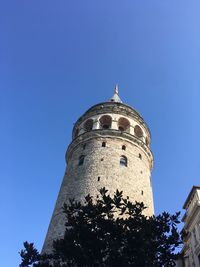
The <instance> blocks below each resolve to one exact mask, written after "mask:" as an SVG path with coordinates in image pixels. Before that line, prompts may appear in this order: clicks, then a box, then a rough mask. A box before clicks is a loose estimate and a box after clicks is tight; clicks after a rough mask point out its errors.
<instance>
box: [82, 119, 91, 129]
mask: <svg viewBox="0 0 200 267" xmlns="http://www.w3.org/2000/svg"><path fill="white" fill-rule="evenodd" d="M83 127H84V130H85V131H86V132H89V131H91V130H92V128H93V120H92V119H89V120H87V121H86V122H85V123H84V126H83Z"/></svg>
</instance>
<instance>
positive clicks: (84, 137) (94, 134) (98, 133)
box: [66, 129, 153, 169]
mask: <svg viewBox="0 0 200 267" xmlns="http://www.w3.org/2000/svg"><path fill="white" fill-rule="evenodd" d="M98 137H99V138H102V137H107V138H118V139H121V140H126V141H128V142H131V143H134V144H135V145H138V146H140V147H141V148H142V149H143V150H144V153H145V154H146V155H147V157H148V158H149V162H150V168H151V169H152V167H153V154H152V151H151V150H150V148H149V147H148V146H147V145H146V144H145V143H144V142H143V141H142V140H141V139H139V138H137V137H135V136H133V135H131V134H129V133H126V132H121V131H119V130H113V129H108V130H105V129H97V130H92V131H90V132H85V133H83V134H81V135H79V136H78V137H76V138H75V139H74V140H73V141H72V142H71V144H70V145H69V147H68V149H67V152H66V162H68V160H69V158H70V156H71V154H72V153H73V151H74V150H75V149H76V147H77V146H78V145H79V144H80V143H84V142H87V141H88V140H90V139H93V138H95V139H96V138H98Z"/></svg>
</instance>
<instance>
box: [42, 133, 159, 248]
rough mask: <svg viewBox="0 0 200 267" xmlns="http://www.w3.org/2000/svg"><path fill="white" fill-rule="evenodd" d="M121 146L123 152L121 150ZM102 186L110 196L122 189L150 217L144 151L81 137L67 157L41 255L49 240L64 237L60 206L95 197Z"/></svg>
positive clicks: (128, 143) (119, 140) (126, 142)
mask: <svg viewBox="0 0 200 267" xmlns="http://www.w3.org/2000/svg"><path fill="white" fill-rule="evenodd" d="M102 142H106V147H102ZM84 145H85V146H84ZM122 145H125V146H126V150H122ZM80 155H84V156H85V158H84V163H83V165H81V166H79V165H78V163H79V157H80ZM122 155H124V156H126V157H127V159H128V165H127V167H125V166H121V165H120V157H121V156H122ZM102 187H106V189H108V190H109V192H110V193H111V194H113V193H114V191H116V189H119V190H123V194H124V196H129V199H130V200H131V201H135V200H136V201H140V202H144V203H145V205H146V206H147V207H148V208H147V209H146V210H145V214H146V215H147V216H150V215H153V213H154V208H153V197H152V186H151V163H150V159H149V156H148V155H147V153H146V152H145V151H144V149H142V147H141V146H140V145H138V144H136V143H134V142H131V141H130V140H128V139H126V138H123V137H121V138H120V137H113V136H111V135H110V136H103V137H102V136H99V137H91V138H86V139H85V138H84V136H83V138H82V141H81V142H80V143H79V144H78V145H77V146H76V147H75V148H74V150H73V151H72V153H71V155H70V160H69V161H68V166H67V168H66V173H65V175H64V179H63V182H62V185H61V189H60V192H59V195H58V199H57V202H56V206H55V209H54V212H53V216H52V219H51V223H50V226H49V229H48V233H47V236H46V240H45V243H44V247H43V252H47V253H48V252H50V251H51V245H52V241H53V240H54V239H56V238H59V237H62V236H63V234H64V221H65V218H64V215H63V213H62V206H63V203H64V202H67V201H68V200H69V198H75V199H77V200H84V197H85V196H86V195H87V194H89V193H90V194H91V195H94V196H95V195H97V194H98V189H100V188H102Z"/></svg>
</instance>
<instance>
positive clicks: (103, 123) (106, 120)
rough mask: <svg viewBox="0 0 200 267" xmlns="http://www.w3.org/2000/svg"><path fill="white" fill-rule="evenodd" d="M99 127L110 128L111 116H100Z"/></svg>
mask: <svg viewBox="0 0 200 267" xmlns="http://www.w3.org/2000/svg"><path fill="white" fill-rule="evenodd" d="M99 121H100V127H101V129H110V128H111V123H112V117H111V116H109V115H104V116H102V117H101V118H100V120H99Z"/></svg>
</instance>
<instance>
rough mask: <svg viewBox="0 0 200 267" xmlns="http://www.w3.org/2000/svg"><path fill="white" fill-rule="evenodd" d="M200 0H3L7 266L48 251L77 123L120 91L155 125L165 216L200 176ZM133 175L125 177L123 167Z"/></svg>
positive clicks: (1, 189)
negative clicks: (27, 245) (28, 245)
mask: <svg viewBox="0 0 200 267" xmlns="http://www.w3.org/2000/svg"><path fill="white" fill-rule="evenodd" d="M199 11H200V2H199V0H191V1H188V0H162V1H161V0H151V1H149V0H146V1H145V0H142V1H141V0H134V1H133V0H127V1H122V0H121V1H119V0H109V1H108V0H102V1H97V0H85V1H77V0H73V1H69V0H65V1H64V0H58V1H52V0H48V1H47V0H40V1H33V0H29V1H27V0H26V1H25V0H18V1H14V0H6V1H1V3H0V121H1V123H0V127H1V130H0V148H1V149H0V177H1V186H0V208H1V219H0V226H1V227H0V237H1V241H0V254H1V255H0V266H2V267H15V266H18V264H19V255H18V251H20V249H21V248H22V243H23V241H25V240H28V241H33V242H35V244H36V247H37V248H38V249H41V246H42V243H43V240H44V238H45V235H46V231H47V227H48V224H49V221H50V217H51V214H52V212H53V208H54V204H55V201H56V197H57V194H58V190H59V187H60V184H61V181H62V178H63V174H64V171H65V166H66V165H65V151H66V148H67V146H68V144H69V143H70V141H71V130H72V127H73V123H74V122H75V121H76V120H77V119H78V117H79V116H81V115H82V114H83V113H84V112H85V111H86V109H88V108H89V107H91V106H92V105H94V104H97V103H99V102H103V101H106V100H107V99H109V98H110V97H111V96H112V95H113V88H114V86H115V84H116V83H118V84H119V91H120V97H121V99H122V100H123V102H124V103H127V104H129V105H131V106H133V107H134V108H135V109H136V110H137V111H139V112H140V113H141V115H142V116H143V118H144V119H145V121H146V122H147V124H148V125H149V127H150V129H151V133H152V151H153V154H154V160H155V165H154V170H153V192H154V203H155V210H156V214H158V213H160V212H162V211H164V210H166V211H169V212H175V211H177V210H182V205H183V203H184V201H185V199H186V197H187V195H188V193H189V191H190V189H191V187H192V186H193V185H200V175H199V173H200V157H199V151H200V142H199V133H200V119H199V115H200V104H199V100H200V16H199ZM122 178H123V177H122Z"/></svg>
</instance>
